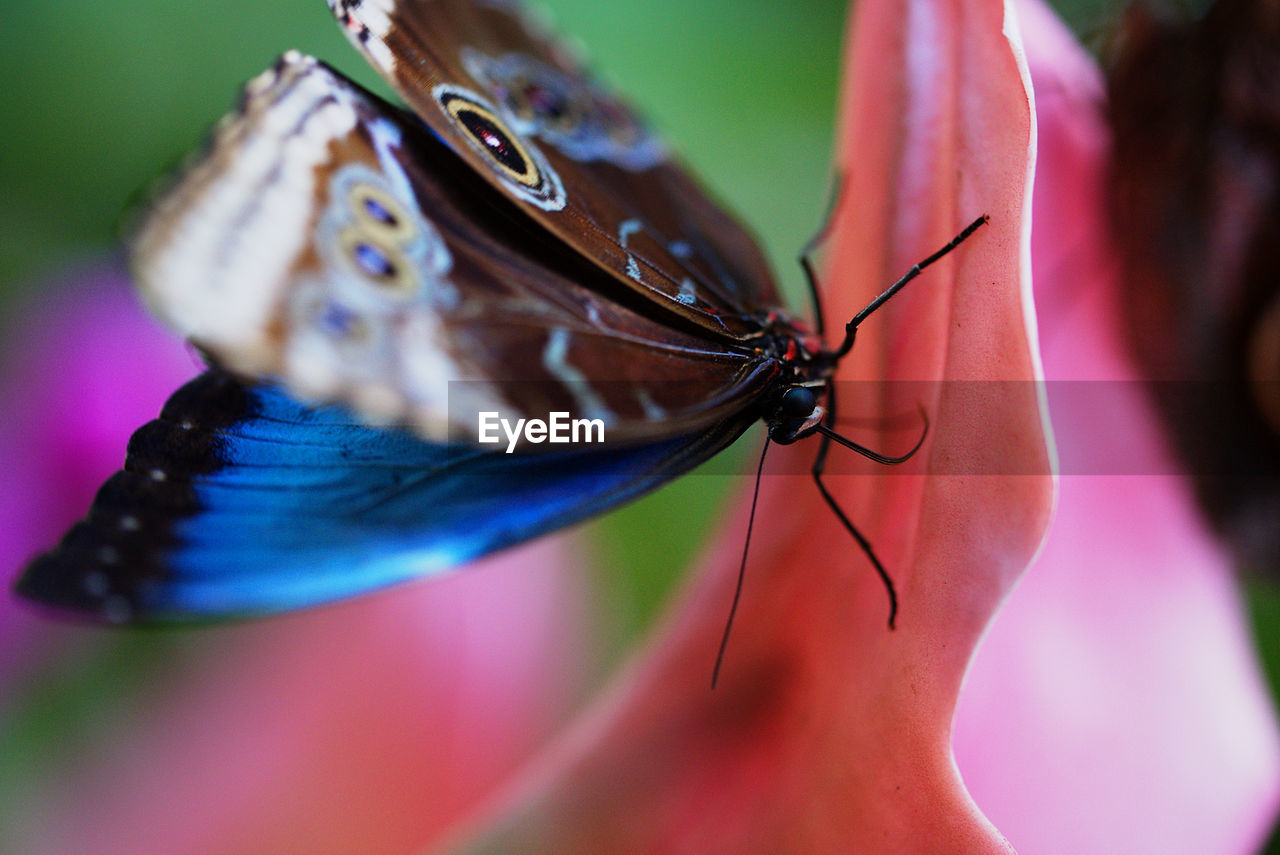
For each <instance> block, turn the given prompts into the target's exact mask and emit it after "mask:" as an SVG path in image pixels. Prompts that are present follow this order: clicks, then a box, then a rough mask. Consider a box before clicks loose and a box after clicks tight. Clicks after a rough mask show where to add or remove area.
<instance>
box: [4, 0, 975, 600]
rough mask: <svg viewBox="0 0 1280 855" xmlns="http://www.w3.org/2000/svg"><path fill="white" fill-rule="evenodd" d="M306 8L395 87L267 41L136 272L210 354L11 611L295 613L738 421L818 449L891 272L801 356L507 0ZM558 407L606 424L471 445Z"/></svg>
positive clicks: (729, 234)
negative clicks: (588, 434)
mask: <svg viewBox="0 0 1280 855" xmlns="http://www.w3.org/2000/svg"><path fill="white" fill-rule="evenodd" d="M329 6H330V9H331V11H332V12H333V14H334V16H335V18H336V19H337V21H338V23H339V24H340V26H341V27H342V28H343V30H344V31H345V32H346V34H347V35H348V37H349V38H350V41H351V42H352V43H353V44H354V45H355V46H356V47H357V48H358V49H359V50H360V51H361V52H362V53H363V54H364V56H365V57H366V59H368V60H369V61H370V62H371V63H372V65H373V66H374V67H375V68H376V69H377V70H378V71H379V72H380V73H381V74H382V76H383V77H384V78H385V79H386V80H387V81H388V82H389V83H390V84H391V86H392V87H393V88H394V89H395V91H396V92H397V93H398V94H399V96H400V97H401V98H402V99H403V101H404V104H405V106H404V107H400V106H396V105H393V104H391V103H388V102H387V101H384V100H383V99H381V98H379V97H377V96H376V95H374V94H372V93H370V92H368V91H367V90H365V89H363V88H361V87H360V86H359V85H357V84H356V83H354V82H352V81H351V80H349V79H348V78H346V77H344V76H343V75H341V74H340V73H338V72H337V71H335V70H333V69H332V68H330V67H329V66H327V65H325V64H324V63H322V62H320V61H318V60H316V59H314V58H311V57H308V56H304V55H302V54H299V53H296V52H290V53H287V54H285V55H284V56H283V57H281V59H280V60H279V61H278V62H277V63H276V65H275V66H274V67H273V68H271V69H269V70H267V71H266V72H264V73H263V74H262V75H260V76H259V77H258V78H256V79H254V80H253V81H251V82H250V83H249V84H248V85H247V86H246V88H245V90H244V94H243V98H242V102H241V105H240V107H239V109H238V110H237V111H236V112H235V113H233V114H232V115H230V116H228V117H226V118H225V119H223V120H222V122H221V123H220V124H219V125H218V126H217V127H216V129H215V131H214V133H213V135H212V139H211V140H210V142H209V144H208V145H207V148H206V150H205V151H204V152H203V153H201V154H200V155H199V156H198V157H196V159H194V160H193V161H192V162H191V163H189V164H188V165H187V166H186V167H185V168H184V169H183V170H182V171H181V172H180V173H179V175H178V177H177V178H176V179H175V180H174V181H173V182H172V185H171V186H170V187H169V188H168V189H167V190H166V191H164V192H163V193H162V194H160V195H159V197H158V198H157V200H156V201H155V202H154V203H153V205H152V207H151V209H150V211H149V213H148V214H147V216H146V218H145V220H144V221H143V222H142V224H141V225H140V227H139V228H138V230H137V233H136V235H135V237H134V239H133V244H132V260H133V267H134V271H135V276H136V279H137V281H138V284H139V288H140V290H141V292H142V295H143V297H144V298H145V300H146V301H147V303H148V305H149V306H150V308H151V309H152V310H153V312H155V313H156V314H157V315H158V316H160V317H161V318H162V319H163V320H165V321H166V322H167V323H169V324H170V325H171V326H172V327H173V328H174V329H176V330H177V331H178V332H180V333H181V334H182V335H184V336H186V337H187V338H188V339H190V340H191V341H192V342H193V343H194V344H195V346H196V347H197V348H198V349H199V350H200V352H201V353H202V354H204V355H205V357H206V359H207V361H208V363H209V366H210V367H209V369H208V370H207V371H206V372H205V373H204V374H202V375H201V376H199V377H198V378H196V379H195V380H193V381H192V382H190V383H189V384H187V385H186V386H184V387H183V388H181V389H180V390H178V391H177V392H176V393H175V394H174V395H173V396H172V397H171V398H170V399H169V401H168V402H167V403H166V404H165V406H164V408H163V410H162V412H161V414H160V417H159V418H158V419H157V420H155V421H153V422H150V423H148V424H146V425H144V426H143V427H142V428H140V429H139V430H138V431H137V432H136V433H135V434H134V436H133V437H132V439H131V440H130V443H129V448H128V452H127V456H126V461H125V465H124V468H123V469H122V470H121V471H119V472H117V473H116V474H115V475H114V476H112V477H111V478H110V479H109V480H108V481H107V482H106V483H105V484H104V485H103V486H102V488H101V489H100V491H99V492H98V495H97V496H96V498H95V499H94V502H93V504H92V507H91V508H90V510H89V513H88V515H87V517H86V518H85V519H84V520H83V521H82V522H80V523H78V524H76V525H75V526H74V527H73V528H72V529H71V530H70V531H69V532H68V533H67V534H66V536H65V537H64V538H63V540H62V541H61V543H59V544H58V545H57V546H56V547H54V548H53V549H52V550H50V551H49V552H47V553H45V554H44V555H42V556H40V557H38V558H37V559H35V560H34V561H33V562H32V563H31V564H30V566H29V567H28V568H27V570H26V572H25V574H24V575H23V576H22V578H21V579H20V580H19V583H18V591H19V592H20V593H21V594H23V595H24V596H26V597H28V598H31V599H34V600H37V601H40V602H43V603H45V604H49V605H53V606H56V607H60V608H64V609H70V610H72V611H74V612H77V613H80V614H82V615H87V616H91V617H95V618H101V619H104V620H107V621H112V622H123V621H141V622H147V621H178V620H200V619H213V618H222V617H244V616H252V615H264V614H270V613H274V612H281V611H287V610H292V609H298V608H302V607H306V606H311V605H316V604H320V603H324V602H328V601H332V600H335V599H339V598H344V597H349V596H353V595H356V594H359V593H362V592H366V591H370V590H374V589H378V588H382V587H384V586H387V585H390V584H393V583H396V582H400V581H403V580H407V579H411V578H417V577H422V576H429V575H433V574H438V573H442V572H445V571H447V570H450V569H452V568H455V567H457V566H458V565H459V564H462V563H464V562H466V561H468V560H470V559H474V558H477V557H479V556H482V555H485V554H488V553H490V552H493V551H495V550H498V549H501V548H503V547H507V546H510V545H513V544H516V543H520V542H522V541H526V540H528V539H530V538H534V537H537V536H538V535H541V534H543V533H546V532H549V531H552V530H555V529H558V528H561V527H564V526H566V525H569V524H571V523H574V522H576V521H579V520H582V519H584V518H586V517H589V516H592V515H595V514H599V513H601V512H603V511H605V510H607V509H610V508H612V507H615V506H617V505H619V504H621V503H623V502H626V501H628V500H630V499H632V498H635V497H637V496H639V495H641V494H643V493H645V492H646V491H649V490H652V489H654V488H655V487H657V486H659V485H661V484H663V483H665V482H667V481H669V480H670V479H672V478H675V477H677V476H678V475H680V474H682V473H684V472H686V471H688V470H690V469H691V468H693V467H695V466H697V465H698V464H699V463H702V462H703V461H705V460H707V459H708V458H710V457H712V456H713V455H715V454H717V453H718V452H720V451H721V450H723V449H724V448H726V447H727V446H728V445H730V444H731V443H733V442H734V440H736V439H737V438H738V437H739V436H740V435H741V434H742V433H743V432H744V431H745V430H746V429H747V428H748V427H750V426H751V425H753V424H754V423H756V422H758V421H760V420H764V421H765V422H766V423H767V425H768V429H769V432H768V435H769V437H770V439H771V440H772V441H774V442H781V443H788V442H793V441H795V440H797V439H800V438H802V437H806V436H809V435H811V434H814V433H822V434H823V436H824V437H829V436H831V435H832V432H831V430H830V428H829V427H828V425H827V423H828V422H829V421H831V420H832V418H833V415H834V407H833V406H832V401H831V395H832V392H831V389H830V384H831V378H832V374H833V372H834V369H835V365H836V363H837V361H838V360H839V359H840V358H842V357H843V356H844V355H845V354H846V353H847V352H848V351H849V349H850V348H851V346H852V343H853V331H854V330H856V327H857V323H860V321H861V319H863V318H865V316H866V315H868V314H870V312H871V311H873V310H874V308H875V307H876V306H878V305H879V304H880V303H882V302H883V300H884V299H887V298H888V296H890V295H891V293H893V292H894V289H890V291H887V292H886V293H885V294H884V295H882V297H881V298H880V300H879V302H877V303H875V304H873V305H871V306H868V307H867V309H866V310H864V312H863V313H862V314H860V315H859V317H858V318H855V320H854V321H851V322H850V326H849V327H848V328H847V329H848V332H847V334H846V339H845V342H844V344H843V345H842V346H841V347H839V348H837V349H835V350H829V349H827V348H826V347H824V345H823V342H822V340H821V338H820V336H819V333H820V332H821V330H820V329H813V330H811V329H809V328H807V327H806V326H805V325H804V324H803V323H802V322H801V321H799V320H797V319H796V318H794V317H792V316H791V315H790V314H789V313H788V312H787V311H786V310H785V309H783V308H782V301H781V298H780V296H779V293H778V288H777V286H776V284H775V281H774V279H773V276H772V274H771V272H770V268H769V265H768V262H767V261H766V259H765V257H764V255H763V253H762V252H761V250H760V249H759V247H758V245H757V243H756V241H755V239H754V238H753V237H752V236H751V235H750V234H749V233H748V231H747V230H746V229H745V228H744V227H743V226H742V225H740V224H739V223H738V221H737V220H735V219H734V218H733V216H732V215H730V214H729V213H728V212H726V211H725V210H724V209H723V208H722V207H720V206H719V205H718V204H717V203H716V202H714V201H713V200H712V199H711V198H710V197H709V196H708V195H707V193H706V192H705V191H704V190H702V188H701V187H700V186H699V185H698V184H697V183H696V182H695V181H694V179H693V178H691V177H690V175H689V174H688V173H687V172H686V171H685V169H683V168H682V167H681V166H680V165H679V163H678V162H677V161H676V160H675V159H674V158H673V156H672V154H671V153H670V152H669V150H668V149H667V147H666V146H665V145H664V144H663V142H662V141H661V140H660V139H659V138H657V137H656V136H655V135H654V134H653V133H652V132H651V131H650V130H649V129H648V128H647V126H646V125H645V124H644V122H643V121H642V120H641V119H639V118H638V117H637V115H636V114H635V113H634V111H632V110H631V109H630V108H629V107H628V106H626V104H625V103H623V102H622V101H621V100H620V99H619V98H618V97H617V96H615V95H614V94H613V93H612V92H610V91H608V90H607V89H605V88H604V87H602V86H601V85H599V84H598V83H596V82H594V81H593V80H592V79H591V78H590V77H589V76H588V75H587V74H586V73H585V72H584V70H583V69H582V67H581V66H580V64H579V63H578V61H577V60H576V59H575V57H574V56H573V55H572V54H570V53H569V52H567V51H566V50H564V49H563V47H562V46H561V45H560V44H558V43H557V42H556V41H555V39H554V38H553V37H552V36H550V35H549V34H547V33H546V32H545V31H544V30H542V29H541V28H540V26H539V25H538V24H536V23H534V22H533V21H532V20H531V19H530V18H529V17H528V16H526V15H525V14H524V12H523V11H522V9H521V8H520V7H519V6H518V5H516V4H515V3H513V2H509V0H329ZM979 224H980V223H975V224H974V225H973V226H971V227H970V229H969V230H967V231H966V232H965V233H963V234H962V235H961V237H960V238H958V239H957V240H956V241H953V243H952V244H951V245H948V247H947V248H944V250H943V251H942V252H940V253H937V254H935V256H933V257H931V258H930V259H926V261H925V262H923V263H922V264H924V265H927V264H928V263H930V262H931V261H932V260H934V259H936V258H937V257H940V256H941V255H942V254H943V253H945V252H946V251H948V250H949V249H950V248H951V247H952V246H954V244H956V243H958V242H959V240H962V239H963V237H964V236H966V235H967V233H968V232H969V231H972V229H973V228H976V226H977V225H979ZM919 267H920V266H918V267H917V268H916V269H915V272H918V271H919ZM915 272H913V273H911V274H909V275H908V277H904V280H901V281H900V282H899V283H897V284H895V286H894V288H898V287H901V285H902V284H905V280H906V279H909V278H910V277H911V276H914V275H915ZM824 402H825V403H824ZM556 412H562V413H573V414H575V415H580V416H583V417H584V418H588V419H590V420H593V421H596V422H599V423H600V424H601V425H602V426H603V433H604V435H605V436H606V437H607V442H603V443H599V444H598V445H594V444H588V443H585V442H583V443H577V444H568V445H562V446H552V445H550V444H547V445H545V446H537V447H534V446H533V445H530V444H525V445H524V446H522V447H521V449H520V450H519V453H513V454H509V453H507V452H506V449H505V448H504V447H501V446H492V445H484V444H481V443H480V442H479V441H478V440H479V438H478V435H477V425H478V422H479V420H480V419H481V418H483V417H484V416H485V414H495V413H501V414H502V415H503V416H504V417H507V418H509V419H511V420H516V419H525V420H532V419H541V418H545V417H547V415H548V414H552V413H556ZM828 441H829V440H828V439H824V440H823V442H824V446H823V450H822V452H821V454H820V456H825V443H826V442H828ZM844 442H845V444H848V445H851V447H854V448H855V450H861V451H863V452H864V453H868V454H869V455H870V456H873V457H876V458H877V459H881V460H882V461H884V462H894V461H896V460H898V459H900V458H884V457H882V456H879V455H875V454H874V453H872V452H868V451H867V450H866V449H861V447H859V446H856V444H851V443H848V442H847V441H844ZM815 474H817V473H815ZM819 485H820V486H821V482H820V478H819ZM824 495H826V493H825V490H824ZM833 507H834V503H833ZM837 512H838V513H839V511H838V509H837ZM841 518H842V519H844V517H843V514H841ZM846 525H847V520H846ZM850 528H851V531H852V527H851V526H850ZM854 533H855V536H856V531H855V532H854ZM863 545H864V549H865V550H866V551H867V554H868V555H869V556H870V557H871V558H872V561H873V562H874V563H875V565H876V568H877V570H878V571H879V572H880V573H881V576H882V578H884V579H885V581H886V583H887V582H888V577H887V576H886V575H885V572H884V569H883V568H882V567H881V566H880V565H879V563H878V562H877V561H875V558H874V554H873V553H872V552H871V551H870V547H869V545H867V544H865V542H864V543H863ZM890 592H891V593H892V587H891V586H890Z"/></svg>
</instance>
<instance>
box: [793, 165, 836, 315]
mask: <svg viewBox="0 0 1280 855" xmlns="http://www.w3.org/2000/svg"><path fill="white" fill-rule="evenodd" d="M843 200H844V173H843V172H837V173H836V174H835V176H834V177H833V178H832V181H831V195H830V196H829V197H827V213H826V216H825V217H823V218H822V226H821V228H819V229H818V231H817V233H816V234H814V236H813V237H811V238H809V239H808V240H807V241H805V244H804V246H803V247H802V248H801V249H800V268H801V269H802V270H804V278H805V281H806V282H808V284H809V299H810V301H811V302H812V303H813V321H814V328H815V330H816V331H817V333H818V335H822V333H823V326H824V325H823V322H822V300H820V299H819V298H818V274H817V273H816V272H815V271H814V269H813V261H812V257H813V254H814V253H815V252H817V250H818V247H820V246H822V244H824V243H826V240H827V238H828V237H830V236H831V229H832V228H834V227H835V222H836V214H837V213H839V211H840V203H841V202H842V201H843Z"/></svg>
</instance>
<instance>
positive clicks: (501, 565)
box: [0, 273, 591, 855]
mask: <svg viewBox="0 0 1280 855" xmlns="http://www.w3.org/2000/svg"><path fill="white" fill-rule="evenodd" d="M11 317H12V318H15V319H16V318H20V319H21V320H22V323H23V325H24V327H25V329H24V330H22V331H19V332H18V334H17V335H12V336H9V337H7V338H6V339H5V343H6V353H5V354H4V357H5V358H4V362H3V365H4V370H5V372H6V373H5V375H4V388H3V393H4V400H5V402H6V404H7V405H8V406H9V407H11V408H12V409H11V412H14V413H16V414H18V415H19V418H17V419H13V420H10V421H8V422H6V423H5V425H4V433H3V434H2V435H0V455H3V456H2V457H0V461H2V462H3V464H4V465H3V466H0V473H2V477H3V479H4V480H3V481H0V502H3V516H2V517H0V519H3V521H4V532H5V537H4V541H3V553H2V555H0V557H3V558H4V559H5V560H6V562H7V566H8V567H9V568H10V570H9V572H10V573H12V572H14V571H16V570H17V569H18V568H20V567H21V565H22V563H23V562H24V561H25V559H27V558H29V557H30V556H31V554H32V553H34V552H36V551H37V550H39V549H41V548H45V547H47V546H48V545H50V544H51V543H53V542H54V541H55V539H56V538H57V537H59V536H60V535H61V534H62V532H63V531H65V529H66V528H67V526H69V525H70V524H71V523H72V522H73V521H74V520H75V519H76V518H78V517H79V516H81V515H82V514H83V513H84V511H85V509H86V508H87V507H88V504H89V502H90V500H91V499H92V496H93V492H94V490H96V488H97V486H98V485H99V484H100V483H101V481H102V480H104V479H105V478H106V477H107V476H108V475H109V474H110V473H111V472H112V471H114V470H115V469H117V468H119V466H120V464H121V461H122V460H123V456H124V449H125V444H126V441H127V439H128V436H129V434H130V433H131V432H132V430H133V429H134V428H136V427H137V426H138V425H140V424H142V423H143V422H144V421H146V420H147V419H149V418H153V417H154V416H155V414H156V413H157V412H159V409H160V406H161V404H162V403H163V401H164V399H165V398H166V397H167V396H168V394H169V393H170V392H172V391H173V390H174V389H175V388H176V387H177V386H178V385H179V384H180V383H181V382H182V381H183V380H184V379H186V378H187V377H188V376H191V375H193V374H194V373H195V371H196V367H197V364H196V362H195V360H194V359H193V358H192V356H191V355H190V354H188V353H187V352H186V349H185V348H184V347H183V345H182V344H181V343H180V342H178V341H177V340H175V339H174V338H173V337H172V336H171V335H169V334H168V333H166V332H164V331H163V330H162V329H161V328H160V327H159V325H158V324H156V323H155V322H154V321H152V320H151V319H149V318H148V317H147V316H146V315H145V313H144V312H143V311H142V309H141V308H140V307H139V306H138V305H137V303H136V300H135V298H134V297H133V296H132V295H130V294H129V293H128V288H127V283H126V282H125V281H124V279H123V277H121V276H119V275H117V274H112V273H105V274H98V275H88V276H85V277H82V278H81V279H79V280H77V281H75V282H72V283H68V284H67V285H66V286H65V287H61V288H60V289H59V290H58V291H56V292H55V293H54V294H53V295H52V296H49V295H47V294H45V295H40V296H38V297H32V298H31V299H30V300H29V301H28V302H27V303H26V304H25V305H24V306H23V307H22V308H21V309H20V310H17V311H14V312H12V313H11ZM11 326H16V322H15V323H11ZM571 563H572V562H569V561H567V560H565V558H564V549H563V546H562V545H561V543H560V541H558V540H548V541H544V542H542V543H540V544H539V545H537V546H535V547H533V548H531V549H525V550H520V551H515V552H511V553H507V554H505V555H503V556H500V557H498V558H495V559H491V560H489V561H486V562H481V563H480V564H478V565H477V566H476V567H473V568H470V569H468V571H467V572H466V573H463V574H458V575H457V576H454V577H451V578H448V579H444V580H441V581H438V582H435V583H432V584H422V585H409V586H405V587H402V588H400V589H398V590H395V591H389V592H386V593H384V594H380V595H376V596H372V597H366V598H362V599H360V600H358V601H356V602H352V603H347V604H343V605H340V606H336V607H332V608H327V609H320V610H315V611H311V612H308V613H305V614H300V615H296V616H292V617H288V618H284V619H278V620H272V621H266V622H261V623H254V624H246V625H232V626H226V627H220V628H209V629H202V630H184V631H177V632H170V633H164V632H155V631H151V632H146V631H121V630H101V629H93V628H84V627H74V626H68V625H66V624H59V623H54V622H49V621H43V620H41V619H40V618H39V617H38V616H37V615H36V614H34V613H33V611H32V610H31V609H30V608H29V607H27V606H25V605H23V604H19V603H17V602H15V601H14V600H13V599H12V595H11V594H9V593H8V591H6V592H5V596H4V599H3V605H0V610H2V613H0V633H3V635H0V639H2V640H3V642H4V643H5V645H6V647H5V648H4V649H5V650H6V658H5V660H4V663H5V668H4V671H2V672H0V686H2V687H3V688H0V697H3V698H4V703H3V704H0V734H2V733H3V727H4V725H5V724H6V723H9V724H12V722H13V721H14V720H15V719H16V718H18V717H20V716H22V715H26V716H30V715H32V714H37V713H32V712H31V711H30V710H26V709H25V708H24V702H27V701H29V702H32V703H41V702H42V699H43V698H44V697H46V695H47V693H48V692H49V691H50V690H53V691H58V690H62V691H64V692H65V691H68V690H69V691H71V692H72V693H73V696H74V692H75V687H74V686H75V681H76V680H77V679H79V680H85V679H86V675H85V673H84V672H83V671H77V666H76V663H75V662H73V661H71V660H72V659H76V660H78V661H79V662H81V663H83V665H82V667H83V669H85V670H87V671H89V672H92V670H93V669H94V668H95V667H97V665H98V664H100V663H101V660H103V659H107V660H110V656H107V655H106V653H107V651H109V650H110V649H111V647H112V646H113V645H119V644H120V643H121V642H122V641H123V640H131V641H132V642H133V643H134V644H133V647H134V649H138V648H142V647H146V646H150V647H152V648H155V649H157V650H159V651H162V652H163V655H159V654H157V658H156V659H155V660H149V661H148V664H147V666H146V670H145V672H144V673H143V674H142V675H138V674H136V673H135V674H134V677H135V679H136V680H138V682H136V683H125V684H120V685H113V686H111V687H110V689H109V691H107V692H106V693H105V696H101V694H99V695H98V696H94V697H95V702H96V704H97V706H95V707H93V708H91V709H86V710H76V711H74V713H73V715H74V720H73V725H74V726H69V727H66V729H65V732H63V733H62V734H61V736H60V738H58V739H56V740H40V741H37V743H36V744H21V743H18V744H14V743H12V742H11V743H10V748H11V749H12V751H13V753H12V755H11V756H6V762H7V764H9V768H11V769H25V770H26V772H25V774H23V775H22V776H21V781H20V786H14V785H15V784H17V783H19V782H17V781H14V780H13V779H10V780H8V781H5V780H3V779H0V784H6V783H7V784H8V785H9V786H7V787H6V788H5V789H4V790H3V792H2V796H0V850H3V851H5V852H7V853H15V855H18V853H37V852H38V853H44V855H53V853H67V855H71V853H82V852H94V853H96V854H97V855H112V853H120V855H139V853H150V852H157V853H159V852H165V853H169V852H179V851H180V852H188V853H200V852H208V853H224V852H263V853H279V852H292V851H307V852H311V853H323V852H333V853H339V852H355V851H358V852H361V853H367V855H376V853H381V852H386V853H403V852H407V851H414V850H417V849H420V848H423V847H426V846H428V845H430V844H431V842H432V841H433V840H435V839H437V838H438V837H439V836H440V835H441V834H442V833H444V832H445V830H446V829H448V828H449V827H450V825H451V824H453V823H456V822H457V821H458V820H459V819H460V818H461V817H463V816H465V815H466V814H467V813H468V812H469V811H471V810H473V809H474V807H475V805H476V803H477V802H478V801H479V799H480V798H481V797H482V796H483V795H485V794H486V793H488V792H489V791H490V790H491V789H493V787H494V786H495V785H496V783H497V782H499V781H501V780H503V779H504V778H505V777H507V776H508V775H510V774H511V772H512V770H513V769H514V768H515V767H516V766H517V765H518V764H519V763H521V762H522V761H523V760H524V759H525V758H526V757H527V756H528V755H529V754H530V753H531V752H532V751H533V750H534V749H535V748H536V747H537V746H538V745H539V743H540V742H541V741H542V740H543V739H544V738H545V737H546V735H547V734H549V733H551V732H553V731H554V730H555V728H556V727H557V725H559V724H560V723H561V720H562V718H563V716H564V715H565V714H566V711H567V710H568V708H569V706H570V705H571V703H572V701H573V699H574V698H576V697H577V696H578V695H579V694H580V693H581V684H582V679H583V674H584V671H585V669H586V666H587V665H589V664H590V663H589V659H590V657H589V655H588V653H587V652H586V651H589V650H591V646H590V645H589V644H588V643H587V638H588V632H587V623H588V621H587V619H586V614H587V609H586V603H587V601H588V597H589V594H588V591H587V588H588V580H587V579H586V578H585V577H584V575H583V574H580V573H577V572H573V571H570V570H568V569H566V568H568V567H569V566H570V565H571ZM148 642H150V644H149V645H148ZM68 645H73V646H75V648H76V649H77V650H78V653H79V655H78V656H76V657H71V656H69V655H68V654H69V650H68ZM54 650H57V652H58V653H59V654H60V655H59V657H58V658H57V659H56V660H55V659H54V658H53V657H51V655H50V654H51V653H52V652H53V651H54ZM37 669H38V670H37ZM87 679H88V681H89V682H91V683H92V682H94V681H95V678H94V677H92V676H88V677H87ZM36 709H37V711H38V710H39V707H37V708H36ZM63 724H66V722H63Z"/></svg>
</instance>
